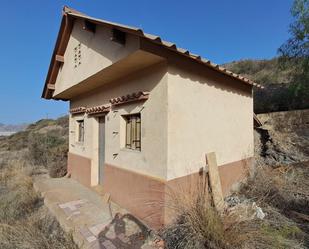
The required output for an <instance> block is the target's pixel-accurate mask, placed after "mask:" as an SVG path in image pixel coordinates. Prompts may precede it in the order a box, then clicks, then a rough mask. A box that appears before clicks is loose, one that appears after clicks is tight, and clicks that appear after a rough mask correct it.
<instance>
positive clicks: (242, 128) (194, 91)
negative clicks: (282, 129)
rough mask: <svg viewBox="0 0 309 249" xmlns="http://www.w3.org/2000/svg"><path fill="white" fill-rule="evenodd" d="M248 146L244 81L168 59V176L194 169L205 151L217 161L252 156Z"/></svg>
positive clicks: (249, 106)
mask: <svg viewBox="0 0 309 249" xmlns="http://www.w3.org/2000/svg"><path fill="white" fill-rule="evenodd" d="M224 82H225V83H226V84H225V83H224ZM244 88H245V89H244ZM241 89H242V90H241ZM253 146H254V145H253V99H252V95H251V90H250V87H249V86H246V85H244V84H243V83H240V82H238V81H236V80H233V79H230V78H229V77H225V76H222V75H221V74H219V73H217V72H214V71H213V70H210V69H207V68H205V66H202V67H200V66H199V65H195V67H193V66H192V65H191V66H190V65H188V64H187V65H181V64H179V65H176V64H171V65H169V67H168V170H167V179H168V180H170V179H174V178H177V177H181V176H185V175H188V174H191V173H196V172H198V170H199V169H200V168H201V167H204V166H205V153H208V152H213V151H214V152H216V155H217V161H218V165H223V164H227V163H231V162H236V161H239V160H242V159H245V158H249V157H252V156H253V148H254V147H253Z"/></svg>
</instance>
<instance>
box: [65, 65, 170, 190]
mask: <svg viewBox="0 0 309 249" xmlns="http://www.w3.org/2000/svg"><path fill="white" fill-rule="evenodd" d="M138 91H148V92H150V95H149V99H148V100H147V101H145V102H134V103H132V104H126V105H120V106H116V107H113V108H112V110H111V111H110V112H109V113H108V114H107V115H106V118H105V131H106V132H105V133H106V135H105V137H106V141H105V163H107V164H110V165H114V166H117V167H120V168H124V169H128V170H130V171H135V172H138V173H142V174H146V175H151V176H153V177H157V178H160V179H166V165H167V66H166V64H165V63H161V64H157V65H154V66H152V67H151V68H148V69H144V70H142V71H141V72H138V73H135V74H134V75H132V76H128V77H126V78H123V79H122V80H119V81H117V82H113V83H111V84H109V85H106V86H104V87H102V88H100V89H97V90H96V91H93V92H90V93H88V94H87V95H84V96H78V97H77V98H76V99H73V100H71V106H70V107H71V108H74V107H80V106H84V107H92V106H98V105H103V104H109V100H110V99H111V98H114V97H118V96H122V95H126V94H129V93H133V92H138ZM139 112H140V113H141V120H142V138H141V139H142V140H141V144H142V149H141V151H132V150H128V149H125V148H123V146H122V144H123V140H122V139H123V138H124V132H125V131H124V125H123V124H124V123H123V122H124V121H123V120H122V115H125V114H130V113H132V114H133V113H139ZM80 118H84V122H85V141H84V143H78V142H76V131H75V130H74V129H75V128H76V120H78V119H80ZM69 149H70V152H71V153H74V154H77V155H81V156H84V157H87V158H90V159H92V166H91V169H92V170H91V173H92V175H91V183H92V185H96V184H97V183H98V158H99V155H98V120H97V118H95V117H92V116H87V115H86V114H85V115H73V116H72V115H71V117H70V148H69Z"/></svg>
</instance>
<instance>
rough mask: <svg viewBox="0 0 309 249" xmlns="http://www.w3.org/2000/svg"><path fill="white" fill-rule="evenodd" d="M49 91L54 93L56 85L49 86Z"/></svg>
mask: <svg viewBox="0 0 309 249" xmlns="http://www.w3.org/2000/svg"><path fill="white" fill-rule="evenodd" d="M47 88H48V90H51V91H54V90H55V84H47Z"/></svg>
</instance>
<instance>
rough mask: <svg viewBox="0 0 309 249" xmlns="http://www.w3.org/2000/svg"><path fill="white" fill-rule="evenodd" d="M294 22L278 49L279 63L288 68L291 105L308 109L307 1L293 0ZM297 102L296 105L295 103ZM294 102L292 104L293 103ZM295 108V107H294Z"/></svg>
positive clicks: (308, 25)
mask: <svg viewBox="0 0 309 249" xmlns="http://www.w3.org/2000/svg"><path fill="white" fill-rule="evenodd" d="M291 14H292V16H293V17H294V22H293V23H292V24H291V25H290V34H291V38H289V39H288V40H287V41H286V42H285V43H284V44H283V45H282V46H281V47H280V48H279V49H278V53H279V56H280V60H279V63H280V65H281V66H282V67H283V68H290V69H292V70H291V78H292V81H293V82H294V85H293V86H292V87H291V88H290V91H291V92H292V95H293V101H292V103H291V104H292V105H299V106H302V107H305V108H306V107H307V108H308V107H309V101H308V99H309V0H295V1H294V3H293V6H292V8H291ZM296 99H298V100H297V103H295V101H296ZM293 102H294V103H293ZM295 107H296V108H297V106H295Z"/></svg>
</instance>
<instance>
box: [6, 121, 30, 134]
mask: <svg viewBox="0 0 309 249" xmlns="http://www.w3.org/2000/svg"><path fill="white" fill-rule="evenodd" d="M27 126H28V125H27V124H18V125H11V124H2V123H0V132H2V133H4V132H5V133H6V132H7V133H14V132H18V131H22V130H24V129H26V128H27Z"/></svg>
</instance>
